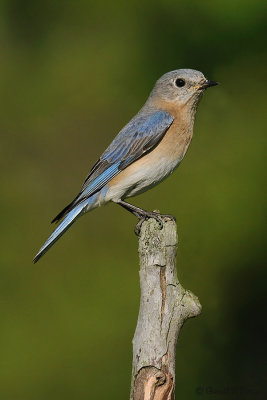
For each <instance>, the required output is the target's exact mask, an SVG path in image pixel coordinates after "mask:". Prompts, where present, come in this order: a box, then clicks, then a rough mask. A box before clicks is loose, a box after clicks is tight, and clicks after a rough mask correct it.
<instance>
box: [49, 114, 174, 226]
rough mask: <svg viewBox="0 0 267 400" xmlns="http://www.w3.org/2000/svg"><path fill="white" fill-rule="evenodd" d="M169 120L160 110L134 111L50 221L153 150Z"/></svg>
mask: <svg viewBox="0 0 267 400" xmlns="http://www.w3.org/2000/svg"><path fill="white" fill-rule="evenodd" d="M173 120H174V118H173V116H172V115H171V114H169V113H168V112H167V111H163V110H162V111H161V110H160V111H154V112H152V111H151V112H150V113H146V114H137V115H136V116H135V117H134V118H133V119H132V120H131V121H130V122H129V123H128V124H127V125H126V126H125V127H124V128H123V129H122V130H121V131H120V132H119V133H118V135H117V136H116V137H115V139H114V140H113V141H112V142H111V144H110V145H109V146H108V148H107V149H106V151H105V152H104V153H103V154H102V156H101V157H100V158H99V160H98V161H97V162H96V164H95V165H94V166H93V168H92V169H91V171H90V173H89V175H88V176H87V178H86V180H85V182H84V184H83V186H82V190H81V192H80V193H79V194H78V196H77V197H76V198H75V199H74V200H73V202H72V203H70V204H69V205H68V206H67V207H65V208H64V210H62V211H61V213H59V214H58V215H57V217H56V218H54V220H53V221H52V222H54V221H58V220H60V219H61V218H62V217H63V216H64V215H65V214H66V212H68V211H69V210H70V209H72V208H73V207H74V206H75V205H76V204H78V203H79V202H81V201H82V200H83V199H85V198H88V197H89V196H91V195H93V194H94V193H96V192H97V191H99V190H101V189H102V187H103V186H105V185H106V184H107V183H108V182H109V181H110V180H111V179H112V178H113V177H114V176H116V175H117V174H119V173H120V171H122V170H123V169H125V168H126V167H127V166H128V165H130V164H131V163H133V162H134V161H136V160H138V159H139V158H140V157H142V156H143V155H145V154H146V153H148V152H149V151H151V150H153V148H154V147H155V146H156V145H157V144H158V143H159V142H160V140H161V139H162V138H163V136H164V135H165V133H166V131H167V130H168V129H169V127H170V126H171V124H172V123H173Z"/></svg>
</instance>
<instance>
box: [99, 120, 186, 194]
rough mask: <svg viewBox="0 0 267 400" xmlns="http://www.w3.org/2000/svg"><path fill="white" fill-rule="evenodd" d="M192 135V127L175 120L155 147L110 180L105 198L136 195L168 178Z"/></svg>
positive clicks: (178, 162) (179, 160) (181, 157)
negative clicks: (176, 122) (188, 127)
mask: <svg viewBox="0 0 267 400" xmlns="http://www.w3.org/2000/svg"><path fill="white" fill-rule="evenodd" d="M191 138H192V129H187V127H185V128H183V127H181V126H178V127H177V126H176V124H173V126H172V127H171V128H170V129H169V130H168V132H167V133H166V135H165V136H164V138H163V139H162V141H161V142H160V144H159V145H158V146H157V147H156V148H155V149H154V150H152V151H151V152H150V153H148V154H146V155H144V156H143V157H141V158H139V160H137V161H135V162H134V163H133V164H131V165H129V166H128V167H127V168H125V170H123V171H121V172H120V173H119V174H118V175H117V176H115V177H114V178H113V179H111V180H110V182H109V183H108V185H107V186H108V190H107V193H106V196H105V199H106V201H110V200H112V201H115V202H116V201H118V200H121V199H124V198H126V197H130V196H135V195H137V194H139V193H142V192H144V191H146V190H148V189H150V188H151V187H153V186H155V185H157V184H158V183H160V182H161V181H162V180H163V179H165V178H167V176H169V175H170V174H171V173H172V172H173V171H174V169H175V168H176V167H177V166H178V165H179V164H180V162H181V161H182V159H183V157H184V155H185V153H186V151H187V148H188V146H189V143H190V141H191Z"/></svg>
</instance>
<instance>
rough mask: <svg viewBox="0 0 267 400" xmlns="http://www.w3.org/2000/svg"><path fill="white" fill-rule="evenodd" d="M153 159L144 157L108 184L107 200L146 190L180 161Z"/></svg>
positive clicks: (164, 176) (158, 181)
mask: <svg viewBox="0 0 267 400" xmlns="http://www.w3.org/2000/svg"><path fill="white" fill-rule="evenodd" d="M152 161H153V160H150V159H147V160H146V159H145V157H144V158H142V159H140V160H138V161H136V162H135V163H134V164H132V165H131V166H129V167H128V168H126V169H125V170H124V171H122V172H121V173H120V174H119V175H117V176H116V177H115V178H113V179H112V180H111V181H110V182H109V184H108V186H109V189H108V191H107V200H112V201H118V200H120V199H123V198H127V197H131V196H135V195H137V194H140V193H142V192H145V191H146V190H148V189H150V188H152V187H153V186H155V185H157V184H158V183H160V182H161V181H163V180H164V179H165V178H167V176H169V175H170V174H171V173H172V172H173V170H174V169H175V168H176V167H177V166H178V165H179V163H180V160H179V159H178V160H177V159H176V160H171V159H169V158H166V157H162V158H160V159H157V162H152Z"/></svg>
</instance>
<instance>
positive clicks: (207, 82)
mask: <svg viewBox="0 0 267 400" xmlns="http://www.w3.org/2000/svg"><path fill="white" fill-rule="evenodd" d="M217 85H219V82H216V81H208V80H207V81H205V82H204V83H202V84H201V85H200V86H199V89H200V90H201V89H207V88H209V87H211V86H217Z"/></svg>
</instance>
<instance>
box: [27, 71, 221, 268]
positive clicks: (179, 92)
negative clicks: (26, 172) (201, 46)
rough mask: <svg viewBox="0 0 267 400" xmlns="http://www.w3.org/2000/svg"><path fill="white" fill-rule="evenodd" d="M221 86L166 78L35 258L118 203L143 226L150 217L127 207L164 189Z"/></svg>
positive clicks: (192, 74)
mask: <svg viewBox="0 0 267 400" xmlns="http://www.w3.org/2000/svg"><path fill="white" fill-rule="evenodd" d="M215 85H217V82H214V81H209V80H207V79H206V78H205V76H204V75H203V74H202V73H201V72H199V71H195V70H192V69H178V70H175V71H171V72H168V73H166V74H165V75H163V76H162V77H161V78H160V79H159V80H158V81H157V82H156V84H155V87H154V88H153V90H152V92H151V94H150V96H149V97H148V99H147V101H146V103H145V105H144V106H143V107H142V108H141V110H140V111H139V112H138V114H136V115H135V117H133V119H131V121H130V122H129V123H128V124H127V125H126V126H125V127H124V128H123V129H122V130H121V131H120V132H119V134H118V135H117V136H116V137H115V139H114V140H113V142H112V143H111V144H110V145H109V147H108V148H107V149H106V151H105V152H104V153H103V154H102V156H101V157H100V158H99V160H98V161H97V163H96V164H95V165H94V166H93V168H92V169H91V171H90V173H89V175H88V177H87V178H86V180H85V182H84V184H83V186H82V189H81V191H80V193H79V194H78V195H77V197H76V198H75V199H74V200H73V201H72V202H71V203H70V204H69V205H68V206H67V207H65V208H64V209H63V210H62V211H61V212H60V213H59V214H58V215H57V216H56V217H55V218H54V219H53V221H52V222H58V221H61V220H62V221H61V222H60V224H59V225H58V227H57V228H56V229H55V231H54V232H53V233H52V234H51V236H50V237H49V238H48V240H47V241H46V242H45V244H44V245H43V246H42V247H41V249H40V250H39V252H38V253H37V255H36V256H35V258H34V260H33V261H34V262H37V261H38V260H39V258H40V257H42V256H43V254H44V253H45V252H46V251H47V250H48V249H49V248H50V247H51V246H52V245H53V244H54V243H55V242H56V241H57V240H58V239H59V238H60V236H62V235H63V233H65V232H66V230H67V229H68V228H69V227H70V226H71V225H72V224H73V223H74V222H75V221H76V219H77V218H78V217H79V216H80V215H82V214H85V213H86V212H87V211H89V210H92V209H93V208H96V207H99V206H101V205H104V204H106V203H107V202H109V201H113V202H115V203H117V204H119V205H121V206H122V207H124V208H126V209H127V210H129V211H130V212H132V213H133V214H134V215H135V216H136V217H138V218H139V220H142V219H144V218H148V217H153V218H155V219H156V220H157V221H158V222H159V224H160V225H161V226H162V220H161V217H162V215H160V214H159V213H156V212H148V211H145V210H142V209H141V208H139V207H136V206H133V205H131V204H129V203H126V202H125V201H124V199H125V198H127V197H131V196H135V195H137V194H139V193H142V192H144V191H146V190H148V189H150V188H152V187H153V186H155V185H157V184H158V183H160V182H161V181H162V180H163V179H165V178H166V177H167V176H168V175H170V174H171V173H172V172H173V171H174V169H175V168H176V167H178V165H179V164H180V162H181V161H182V159H183V158H184V155H185V153H186V151H187V149H188V146H189V144H190V141H191V139H192V135H193V125H194V119H195V114H196V109H197V105H198V103H199V100H200V98H201V96H202V94H203V92H204V90H205V89H207V88H208V87H210V86H215Z"/></svg>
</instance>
